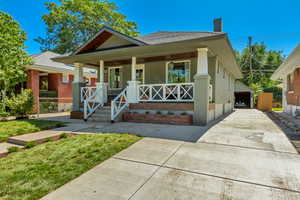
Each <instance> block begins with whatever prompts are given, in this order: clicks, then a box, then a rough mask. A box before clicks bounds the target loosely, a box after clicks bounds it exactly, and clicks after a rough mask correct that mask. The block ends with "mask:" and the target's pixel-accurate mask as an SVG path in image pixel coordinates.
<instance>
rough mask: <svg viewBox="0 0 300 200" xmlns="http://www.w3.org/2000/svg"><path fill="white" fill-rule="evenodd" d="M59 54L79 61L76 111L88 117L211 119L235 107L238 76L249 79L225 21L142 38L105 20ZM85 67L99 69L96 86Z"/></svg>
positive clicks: (69, 61)
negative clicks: (208, 28)
mask: <svg viewBox="0 0 300 200" xmlns="http://www.w3.org/2000/svg"><path fill="white" fill-rule="evenodd" d="M53 60H55V61H56V62H62V63H65V64H72V65H74V66H75V77H74V82H73V111H74V112H73V113H77V114H78V113H82V115H83V118H84V119H85V120H88V119H89V118H90V117H91V118H93V116H96V118H97V117H98V120H99V121H101V120H104V119H106V120H111V121H115V120H121V119H123V120H125V121H133V122H154V123H157V122H158V123H170V124H199V125H205V124H207V123H208V122H209V121H212V120H214V119H216V118H218V117H220V116H221V115H223V114H225V113H227V112H230V111H231V110H232V109H233V105H234V82H235V80H236V79H239V78H242V73H241V71H240V67H239V66H238V64H237V63H236V59H235V55H234V52H233V50H232V47H231V44H230V42H229V40H228V37H227V34H226V33H223V32H222V22H221V19H217V20H215V21H214V31H213V32H207V31H194V32H192V31H159V32H155V33H151V34H147V35H143V36H139V37H135V38H133V37H130V36H128V35H125V34H122V33H120V32H117V31H116V30H113V29H112V28H109V27H106V26H104V27H103V28H102V29H101V30H100V31H99V32H98V33H97V34H96V35H95V36H94V37H92V38H91V39H90V40H89V41H87V42H86V43H85V44H83V45H82V46H81V47H80V48H78V49H77V50H76V51H74V52H73V53H72V54H71V55H69V56H61V57H57V58H54V59H53ZM83 67H88V68H91V69H96V70H97V71H98V79H97V83H96V87H87V86H86V85H85V84H84V83H83V75H82V68H83ZM74 116H75V115H74ZM185 120H187V121H185Z"/></svg>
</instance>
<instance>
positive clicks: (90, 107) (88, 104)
mask: <svg viewBox="0 0 300 200" xmlns="http://www.w3.org/2000/svg"><path fill="white" fill-rule="evenodd" d="M81 91H82V90H81ZM100 92H101V89H100V88H94V89H93V90H90V91H89V92H87V93H88V96H86V99H84V100H83V102H84V112H83V113H84V120H87V119H88V118H89V117H90V116H91V115H92V114H93V113H94V112H95V111H96V110H97V109H98V108H99V107H102V106H103V105H104V102H101V101H99V98H98V95H99V94H100Z"/></svg>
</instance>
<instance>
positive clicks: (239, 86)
mask: <svg viewBox="0 0 300 200" xmlns="http://www.w3.org/2000/svg"><path fill="white" fill-rule="evenodd" d="M234 91H235V92H253V90H252V89H251V88H249V87H248V86H247V85H246V84H244V83H242V82H241V81H238V80H236V81H235V84H234Z"/></svg>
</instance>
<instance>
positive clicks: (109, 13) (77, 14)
mask: <svg viewBox="0 0 300 200" xmlns="http://www.w3.org/2000/svg"><path fill="white" fill-rule="evenodd" d="M59 1H60V4H56V3H49V2H46V3H45V5H46V7H47V9H48V10H49V13H48V14H45V15H44V16H43V17H42V18H43V20H44V22H45V23H46V25H47V26H48V27H47V35H46V37H45V38H42V37H38V38H37V39H36V41H37V42H38V43H40V44H41V50H42V51H45V50H51V51H54V52H57V53H61V54H64V53H70V52H72V51H74V50H75V49H76V48H77V47H78V46H80V45H82V44H83V43H84V42H86V41H87V40H88V39H90V38H91V37H92V36H93V35H95V34H96V33H97V32H98V31H99V30H100V29H101V28H102V27H103V25H107V26H110V27H112V28H113V29H115V30H117V31H119V32H122V33H124V34H127V35H130V36H137V34H138V32H137V31H136V29H137V25H136V24H135V23H134V22H132V21H127V20H126V16H125V15H123V14H121V13H119V12H117V10H118V8H117V6H116V5H115V4H114V3H111V2H108V1H101V0H59Z"/></svg>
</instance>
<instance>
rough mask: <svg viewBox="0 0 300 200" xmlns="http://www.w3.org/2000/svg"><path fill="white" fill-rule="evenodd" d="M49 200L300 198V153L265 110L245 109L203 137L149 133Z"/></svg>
mask: <svg viewBox="0 0 300 200" xmlns="http://www.w3.org/2000/svg"><path fill="white" fill-rule="evenodd" d="M247 119H248V120H249V122H250V125H249V123H247V122H246V121H247ZM255 119H256V120H255ZM222 127H223V128H224V127H225V129H224V132H223V134H222V132H221V131H220V129H221V128H222ZM264 127H265V128H264ZM226 128H228V129H226ZM241 130H243V131H241ZM230 132H231V134H230ZM258 133H260V134H259V136H258ZM243 134H245V135H243ZM217 135H218V136H219V137H221V139H219V138H218V136H217ZM249 138H250V139H249ZM253 138H255V139H254V140H253ZM258 138H259V139H258ZM214 139H215V140H214ZM238 140H240V143H238ZM42 199H43V200H52V199H57V200H82V199H85V200H96V199H97V200H100V199H103V200H106V199H109V200H117V199H118V200H119V199H120V200H121V199H124V200H128V199H132V200H141V199H143V200H171V199H172V200H175V199H176V200H181V199H189V200H199V199H220V200H228V199H230V200H242V199H245V200H257V199H263V200H271V199H272V200H284V199H289V200H296V199H300V156H299V155H298V154H296V153H295V149H293V146H291V144H290V143H289V141H288V140H286V139H285V138H284V136H283V133H282V132H280V130H279V129H277V128H276V126H275V125H274V123H273V122H272V121H271V120H268V119H267V118H266V116H265V115H264V114H263V113H261V112H259V111H256V110H238V111H236V112H234V113H232V115H231V116H229V117H228V118H227V119H225V120H224V121H222V122H220V123H219V124H217V125H216V126H214V127H213V128H211V129H210V130H208V131H207V132H206V134H205V135H204V137H203V138H201V139H200V140H199V141H198V143H190V142H183V141H176V140H165V139H155V138H144V139H143V140H141V141H139V142H137V143H136V144H134V145H132V146H131V147H129V148H128V149H125V150H123V151H122V152H120V153H119V154H117V155H115V156H114V157H113V158H110V159H108V160H106V161H105V162H104V163H102V164H100V165H98V166H96V167H95V168H93V169H91V170H90V171H88V172H86V173H85V174H83V175H81V176H80V177H78V178H76V179H74V180H73V181H71V182H69V183H67V184H66V185H64V186H62V187H61V188H59V189H57V190H56V191H54V192H52V193H50V194H48V195H47V196H45V197H44V198H42Z"/></svg>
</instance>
